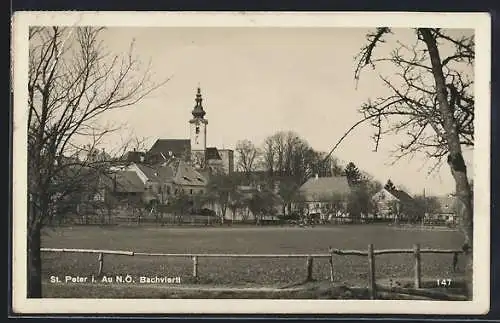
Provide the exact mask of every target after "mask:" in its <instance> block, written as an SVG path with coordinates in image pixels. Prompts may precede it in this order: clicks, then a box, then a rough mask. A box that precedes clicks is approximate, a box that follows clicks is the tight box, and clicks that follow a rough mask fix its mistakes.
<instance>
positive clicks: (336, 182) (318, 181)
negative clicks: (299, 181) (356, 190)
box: [295, 175, 351, 220]
mask: <svg viewBox="0 0 500 323" xmlns="http://www.w3.org/2000/svg"><path fill="white" fill-rule="evenodd" d="M299 192H300V195H301V196H302V199H303V201H302V204H303V205H304V207H305V213H306V214H307V215H309V216H312V217H319V218H320V219H322V220H330V219H331V218H332V217H347V216H348V214H347V213H346V212H344V211H341V210H345V209H346V205H347V198H348V196H349V194H350V192H351V188H350V187H349V183H348V181H347V177H345V176H331V177H319V176H317V175H316V176H315V177H313V178H310V179H309V180H307V182H305V183H304V184H303V185H302V186H301V187H300V189H299ZM296 204H297V205H296V207H295V208H297V207H298V203H296Z"/></svg>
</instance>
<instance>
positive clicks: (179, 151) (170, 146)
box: [149, 139, 191, 158]
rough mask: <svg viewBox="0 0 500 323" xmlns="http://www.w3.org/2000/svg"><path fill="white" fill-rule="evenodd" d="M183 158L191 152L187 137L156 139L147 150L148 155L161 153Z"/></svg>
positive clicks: (166, 155)
mask: <svg viewBox="0 0 500 323" xmlns="http://www.w3.org/2000/svg"><path fill="white" fill-rule="evenodd" d="M170 153H171V154H173V155H174V156H175V157H179V158H181V157H182V158H185V157H189V156H190V154H191V141H190V140H189V139H158V140H156V142H155V143H154V144H153V146H152V147H151V149H150V150H149V154H150V155H155V154H163V155H164V156H165V157H167V158H168V157H169V156H170Z"/></svg>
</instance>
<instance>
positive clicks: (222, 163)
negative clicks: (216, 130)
mask: <svg viewBox="0 0 500 323" xmlns="http://www.w3.org/2000/svg"><path fill="white" fill-rule="evenodd" d="M195 102H196V103H195V106H194V107H193V109H192V111H191V115H192V117H191V118H190V120H188V126H189V129H190V131H189V134H190V138H189V139H166V138H165V139H164V138H160V139H157V140H156V142H155V143H154V144H153V145H152V147H151V148H150V149H149V151H147V152H145V153H143V152H136V151H134V152H129V154H128V157H127V159H128V161H129V162H135V163H143V162H145V163H147V164H158V163H164V162H168V161H169V160H171V159H180V160H182V161H184V162H186V163H189V164H190V165H192V166H193V167H194V168H195V169H196V170H198V171H200V172H203V173H206V172H209V173H223V174H232V173H233V172H234V151H233V150H231V149H219V148H217V147H207V133H208V129H207V128H208V120H207V119H206V118H205V115H206V111H205V109H204V107H203V98H202V95H201V89H200V87H198V89H197V92H196V98H195Z"/></svg>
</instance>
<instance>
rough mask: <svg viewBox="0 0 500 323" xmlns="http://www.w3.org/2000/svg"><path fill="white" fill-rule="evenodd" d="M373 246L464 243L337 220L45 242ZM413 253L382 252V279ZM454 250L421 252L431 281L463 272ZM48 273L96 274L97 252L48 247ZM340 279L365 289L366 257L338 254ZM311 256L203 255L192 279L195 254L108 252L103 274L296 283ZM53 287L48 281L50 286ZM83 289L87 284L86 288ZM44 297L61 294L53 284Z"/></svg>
mask: <svg viewBox="0 0 500 323" xmlns="http://www.w3.org/2000/svg"><path fill="white" fill-rule="evenodd" d="M370 243H373V244H374V248H375V250H378V249H391V248H412V246H413V244H415V243H419V244H420V245H421V248H440V249H458V248H460V247H461V244H462V238H461V235H460V233H459V232H456V231H452V230H445V231H434V230H409V229H403V228H396V227H391V226H388V225H373V224H372V225H339V226H316V227H304V228H303V227H252V226H249V227H155V226H142V227H141V226H108V227H99V226H73V227H59V228H50V229H47V230H46V231H44V235H43V239H42V246H43V247H46V248H82V249H107V250H124V251H135V252H158V253H247V254H272V253H277V254H292V253H304V254H307V253H326V252H328V247H329V246H331V247H333V248H336V249H351V250H352V249H357V250H366V249H367V246H368V244H370ZM413 262H414V261H413V256H412V255H411V254H391V255H380V256H377V257H376V261H375V267H376V276H377V277H376V278H377V280H385V281H388V280H394V281H397V280H399V279H401V280H404V279H408V278H411V277H412V275H413ZM451 263H452V255H435V254H423V255H422V277H423V278H424V279H426V280H430V281H432V280H434V279H452V280H453V279H455V278H458V277H460V276H463V259H462V257H459V263H458V268H457V270H456V271H455V272H453V271H452V267H451ZM42 267H43V269H42V271H43V277H44V280H45V281H46V282H47V280H48V279H49V277H50V276H62V277H64V276H65V275H71V276H77V275H79V276H90V275H92V274H95V273H96V272H97V267H98V265H97V255H96V254H72V253H47V252H45V253H43V254H42ZM334 268H335V281H336V282H340V283H342V284H344V285H347V286H360V287H366V286H367V284H368V277H367V276H368V274H367V259H366V257H357V256H334ZM305 272H306V269H305V259H296V258H288V259H272V258H265V259H261V258H260V259H248V258H244V259H242V258H238V259H225V258H200V259H199V260H198V280H197V281H196V282H195V281H194V279H193V278H192V260H191V259H190V258H167V257H146V256H121V255H106V256H105V260H104V274H105V275H108V276H116V275H123V276H125V275H131V276H132V277H139V276H168V277H180V278H181V280H182V285H183V286H189V285H194V284H196V285H204V286H236V287H238V286H246V287H248V286H267V287H269V286H275V287H284V286H293V285H294V284H297V283H300V282H301V281H303V280H304V278H305ZM313 278H314V279H315V280H316V281H325V282H327V281H328V280H329V279H330V267H329V263H328V260H327V259H314V268H313ZM49 285H50V284H49ZM79 288H82V286H80V287H79ZM50 291H51V292H49V295H46V296H45V297H56V296H57V295H50V293H52V292H53V293H56V294H57V293H58V292H57V289H50Z"/></svg>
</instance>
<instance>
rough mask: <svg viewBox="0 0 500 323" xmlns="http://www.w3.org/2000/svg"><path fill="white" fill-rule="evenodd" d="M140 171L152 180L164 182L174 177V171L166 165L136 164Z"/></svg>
mask: <svg viewBox="0 0 500 323" xmlns="http://www.w3.org/2000/svg"><path fill="white" fill-rule="evenodd" d="M136 165H137V167H138V168H139V169H140V170H141V172H143V173H144V175H146V177H147V178H148V179H149V180H150V181H152V182H165V181H170V180H172V179H173V177H174V172H173V170H172V168H171V167H168V166H156V167H153V166H149V165H145V164H136Z"/></svg>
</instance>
